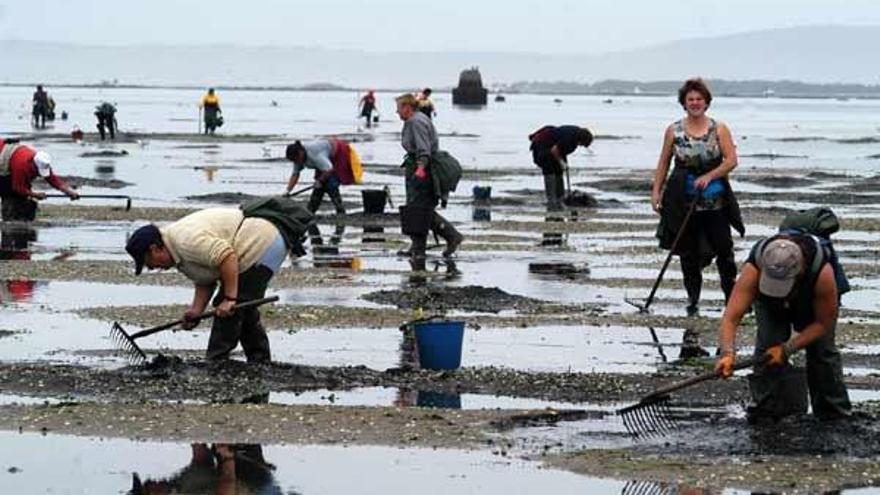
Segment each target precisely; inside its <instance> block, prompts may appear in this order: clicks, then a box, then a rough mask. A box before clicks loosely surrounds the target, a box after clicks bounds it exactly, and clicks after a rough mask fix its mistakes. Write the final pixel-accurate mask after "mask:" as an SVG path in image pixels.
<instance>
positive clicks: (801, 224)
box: [779, 206, 851, 296]
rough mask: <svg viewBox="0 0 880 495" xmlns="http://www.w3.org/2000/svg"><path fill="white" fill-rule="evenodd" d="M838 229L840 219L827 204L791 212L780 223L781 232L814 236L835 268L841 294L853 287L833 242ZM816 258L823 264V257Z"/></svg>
mask: <svg viewBox="0 0 880 495" xmlns="http://www.w3.org/2000/svg"><path fill="white" fill-rule="evenodd" d="M838 230H840V221H839V220H838V219H837V215H835V214H834V212H833V211H831V208H828V207H827V206H818V207H816V208H810V209H808V210H798V211H796V212H794V213H789V214H788V215H786V216H785V218H783V219H782V223H781V224H779V233H781V234H790V235H809V236H811V237H813V239H814V240H815V241H816V244H817V246H818V247H819V251H820V253H821V254H822V256H823V257H824V259H825V260H827V261H828V263H829V264H831V268H833V269H834V281H835V282H836V283H837V294H838V295H839V296H840V295H843V294H845V293H847V292H849V291H850V289H851V287H850V285H849V280H847V278H846V273H845V272H844V271H843V266H842V265H841V264H840V260H839V259H838V258H837V252H836V251H834V245H833V244H832V243H831V234H833V233H835V232H837V231H838ZM816 258H817V260H818V261H816V262H814V263H815V264H816V265H819V266H821V258H819V257H818V256H817V257H816ZM819 266H816V267H813V268H812V269H813V271H816V270H818V268H819Z"/></svg>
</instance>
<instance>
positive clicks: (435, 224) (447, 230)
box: [431, 212, 464, 258]
mask: <svg viewBox="0 0 880 495" xmlns="http://www.w3.org/2000/svg"><path fill="white" fill-rule="evenodd" d="M431 230H432V231H433V232H434V234H436V235H438V236H440V237H442V238H443V240H444V241H446V249H444V250H443V257H444V258H448V257H450V256H452V255H453V254H455V251H456V250H457V249H458V246H459V245H460V244H461V242H462V241H463V240H464V236H463V235H461V233H460V232H459V231H458V230H457V229H456V228H455V227H454V226H453V225H452V224H451V223H450V222H449V220H446V219H445V218H443V217H442V216H440V214H439V213H436V212H435V213H434V219H433V220H432V222H431Z"/></svg>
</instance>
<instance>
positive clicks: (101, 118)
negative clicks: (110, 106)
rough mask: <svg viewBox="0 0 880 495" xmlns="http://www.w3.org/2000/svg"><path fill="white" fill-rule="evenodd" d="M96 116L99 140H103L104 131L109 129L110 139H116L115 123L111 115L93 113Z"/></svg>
mask: <svg viewBox="0 0 880 495" xmlns="http://www.w3.org/2000/svg"><path fill="white" fill-rule="evenodd" d="M95 116H96V117H97V118H98V132H99V133H100V134H101V141H103V140H104V137H105V135H106V131H110V139H116V123H115V122H114V120H115V119H114V118H113V116H112V115H99V114H95Z"/></svg>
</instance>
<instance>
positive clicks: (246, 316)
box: [125, 208, 289, 362]
mask: <svg viewBox="0 0 880 495" xmlns="http://www.w3.org/2000/svg"><path fill="white" fill-rule="evenodd" d="M125 250H126V251H127V252H128V254H129V255H130V256H131V257H132V258H133V259H134V262H135V275H140V273H141V271H142V270H143V269H144V267H147V268H150V269H154V268H156V269H161V270H167V269H169V268H172V267H174V268H176V269H177V271H179V272H180V273H182V274H183V275H184V276H186V277H187V278H188V279H190V280H191V281H192V282H193V284H194V286H195V293H194V294H193V300H192V303H191V304H190V307H189V308H188V309H187V310H186V311H185V312H184V314H183V319H184V320H189V321H188V322H187V323H186V324H185V325H184V328H186V329H190V328H193V327H195V326H196V325H197V324H198V321H195V320H194V318H195V317H196V316H197V315H199V314H201V313H203V312H204V311H205V308H206V307H207V305H208V302H209V301H211V299H212V297H213V302H212V304H213V306H215V307H216V310H217V316H216V317H215V318H214V319H213V322H212V325H211V336H210V338H209V340H208V350H207V353H206V358H207V359H209V360H223V359H227V358H228V357H229V353H230V352H231V351H232V350H233V349H235V348H236V346H237V345H238V344H239V343H241V346H242V348H243V349H244V354H245V356H246V357H247V360H248V362H269V361H270V359H271V354H270V349H269V338H268V336H267V335H266V330H265V329H264V328H263V325H262V323H261V322H260V312H259V309H257V308H247V309H238V310H236V309H235V305H236V304H237V303H240V302H245V301H251V300H254V299H260V298H262V297H264V296H265V294H266V288H267V287H268V285H269V281H270V280H271V279H272V277H273V276H274V275H275V274H276V273H277V272H278V270H280V269H281V263H282V262H283V261H284V258H285V257H286V256H287V253H288V251H289V249H288V246H287V245H286V243H285V240H284V237H283V235H282V233H281V232H280V231H279V230H278V228H277V227H276V226H275V225H274V224H273V223H272V222H271V221H269V220H267V219H265V218H259V217H251V216H248V217H245V216H244V213H243V212H242V211H241V210H239V209H234V208H207V209H204V210H200V211H197V212H195V213H191V214H189V215H187V216H185V217H183V218H181V219H180V220H178V221H176V222H174V223H171V224H169V225H166V226H163V227H157V226H156V225H154V224H149V225H145V226H143V227H141V228H139V229H137V230H136V231H134V233H133V234H132V235H131V237H130V238H129V239H128V242H127V243H126V245H125ZM218 282H219V287H218Z"/></svg>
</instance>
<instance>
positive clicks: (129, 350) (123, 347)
mask: <svg viewBox="0 0 880 495" xmlns="http://www.w3.org/2000/svg"><path fill="white" fill-rule="evenodd" d="M110 338H111V339H112V340H113V342H114V343H115V344H116V348H117V349H119V351H120V352H122V353H123V354H124V355H125V357H126V358H127V359H128V362H129V363H131V364H132V365H135V366H138V365H141V364H144V363H146V362H147V355H146V354H145V353H144V351H143V350H141V348H140V347H139V346H138V345H137V344H136V343H135V341H134V339H133V338H131V336H130V335H129V334H128V332H126V331H125V329H124V328H122V325H120V324H119V322H118V321H114V322H113V326H112V327H110Z"/></svg>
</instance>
